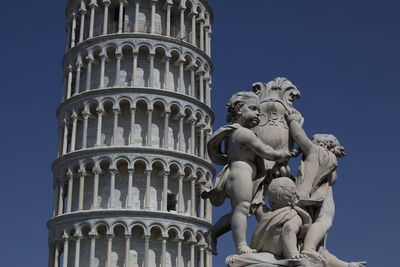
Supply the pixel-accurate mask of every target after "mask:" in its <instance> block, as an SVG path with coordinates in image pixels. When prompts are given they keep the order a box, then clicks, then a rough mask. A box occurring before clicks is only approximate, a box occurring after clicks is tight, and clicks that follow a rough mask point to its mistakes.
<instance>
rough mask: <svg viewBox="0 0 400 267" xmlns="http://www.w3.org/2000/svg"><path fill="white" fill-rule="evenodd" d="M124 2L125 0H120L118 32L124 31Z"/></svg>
mask: <svg viewBox="0 0 400 267" xmlns="http://www.w3.org/2000/svg"><path fill="white" fill-rule="evenodd" d="M124 2H125V0H120V1H119V15H118V33H122V32H123V30H124V29H123V21H124Z"/></svg>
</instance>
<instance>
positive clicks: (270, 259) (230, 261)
mask: <svg viewBox="0 0 400 267" xmlns="http://www.w3.org/2000/svg"><path fill="white" fill-rule="evenodd" d="M226 264H227V265H228V267H283V266H285V267H292V266H293V267H294V266H296V267H328V265H326V264H325V263H322V262H320V261H316V260H313V259H310V258H304V259H300V260H280V259H276V258H275V257H274V255H272V254H270V253H249V254H243V255H232V256H229V257H227V258H226Z"/></svg>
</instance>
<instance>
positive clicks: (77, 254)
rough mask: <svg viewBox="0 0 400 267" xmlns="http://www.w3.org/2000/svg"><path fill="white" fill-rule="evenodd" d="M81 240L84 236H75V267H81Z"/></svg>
mask: <svg viewBox="0 0 400 267" xmlns="http://www.w3.org/2000/svg"><path fill="white" fill-rule="evenodd" d="M81 239H82V236H81V235H80V234H75V264H74V267H79V259H80V253H81ZM65 266H66V265H65Z"/></svg>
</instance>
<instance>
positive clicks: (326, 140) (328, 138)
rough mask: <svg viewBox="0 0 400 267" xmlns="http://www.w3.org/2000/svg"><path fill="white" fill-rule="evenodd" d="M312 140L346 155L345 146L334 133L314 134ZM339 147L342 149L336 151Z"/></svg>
mask: <svg viewBox="0 0 400 267" xmlns="http://www.w3.org/2000/svg"><path fill="white" fill-rule="evenodd" d="M312 142H313V143H314V144H315V145H318V146H322V147H324V148H326V149H328V150H329V151H331V152H333V153H335V154H338V155H339V156H344V152H343V149H344V147H342V146H341V145H340V143H339V140H338V139H337V138H336V137H335V136H334V135H332V134H314V135H313V137H312ZM337 148H340V151H336V150H337ZM338 155H337V156H338Z"/></svg>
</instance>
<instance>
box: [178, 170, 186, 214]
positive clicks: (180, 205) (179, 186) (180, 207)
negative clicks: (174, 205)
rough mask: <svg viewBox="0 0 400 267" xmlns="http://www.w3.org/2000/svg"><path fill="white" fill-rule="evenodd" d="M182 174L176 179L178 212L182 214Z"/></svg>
mask: <svg viewBox="0 0 400 267" xmlns="http://www.w3.org/2000/svg"><path fill="white" fill-rule="evenodd" d="M184 176H185V175H184V174H179V177H178V212H179V213H184V212H185V210H184V208H185V207H184V199H183V177H184Z"/></svg>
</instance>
